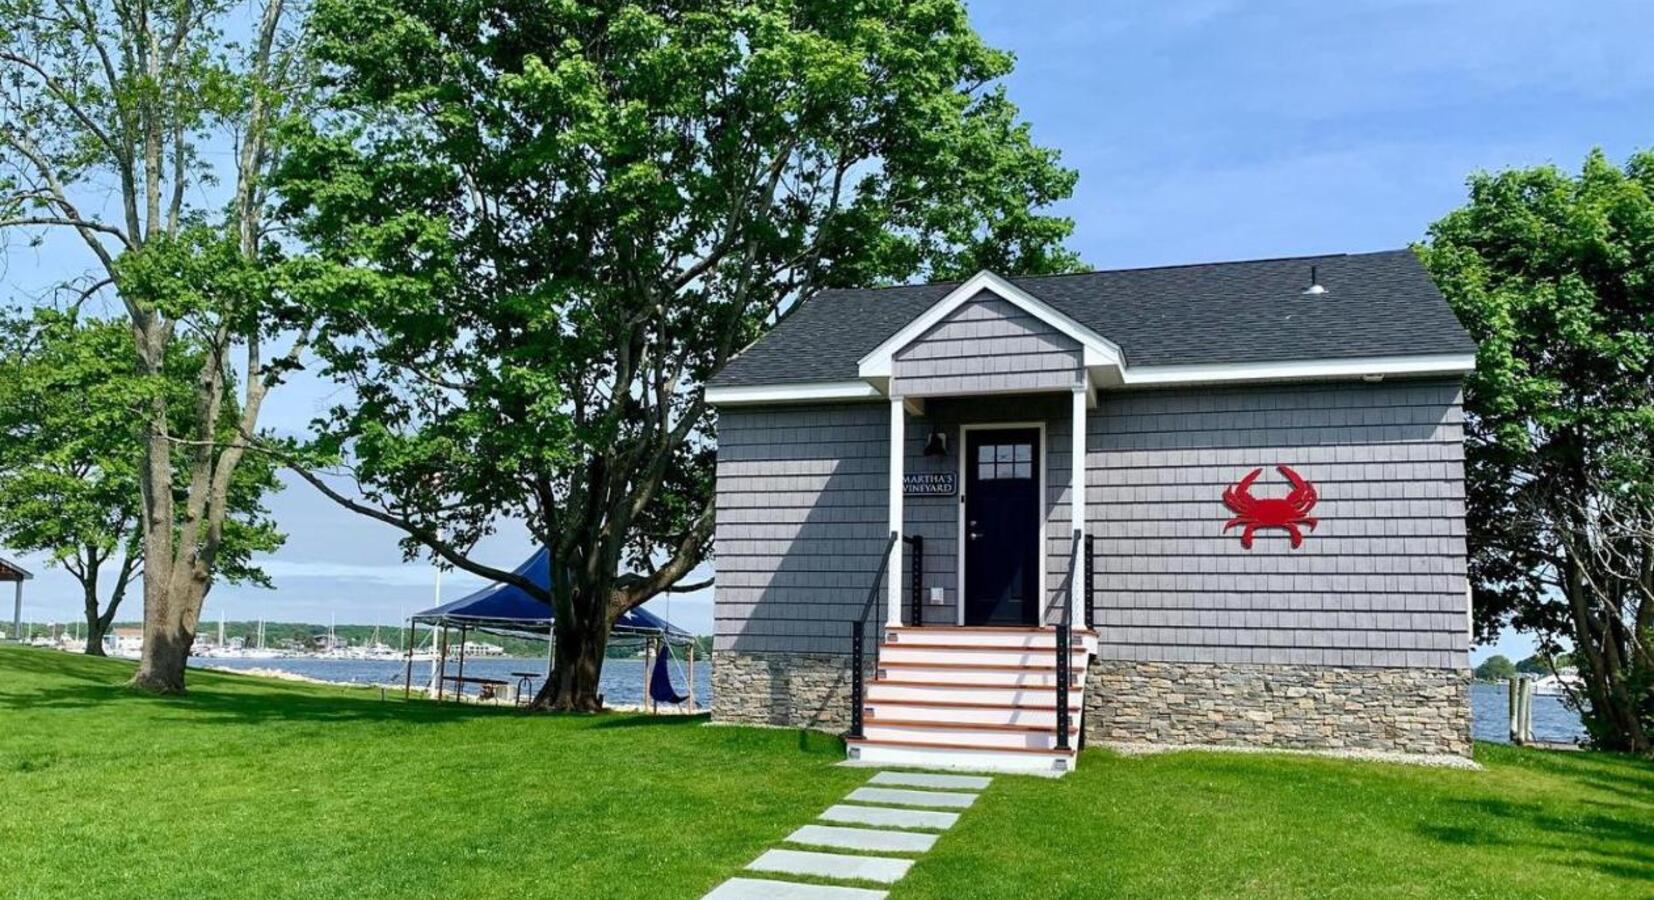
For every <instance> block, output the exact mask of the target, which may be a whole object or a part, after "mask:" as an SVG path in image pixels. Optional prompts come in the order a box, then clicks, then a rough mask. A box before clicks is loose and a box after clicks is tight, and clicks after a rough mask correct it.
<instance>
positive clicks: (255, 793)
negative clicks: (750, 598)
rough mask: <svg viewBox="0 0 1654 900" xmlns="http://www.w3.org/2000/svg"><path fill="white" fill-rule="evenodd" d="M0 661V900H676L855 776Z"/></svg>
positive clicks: (578, 733)
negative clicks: (133, 687) (179, 693)
mask: <svg viewBox="0 0 1654 900" xmlns="http://www.w3.org/2000/svg"><path fill="white" fill-rule="evenodd" d="M130 673H131V665H130V664H128V663H121V662H118V661H111V660H93V659H88V658H85V657H76V656H70V655H68V654H62V653H56V652H51V651H44V650H29V649H18V648H14V647H6V648H0V785H3V790H0V848H4V851H3V852H0V856H3V857H4V859H5V863H4V866H3V868H4V870H5V871H4V874H3V875H0V895H3V896H7V897H146V898H161V897H217V898H227V897H327V898H343V897H356V896H380V897H416V896H417V897H442V898H462V897H649V898H662V897H693V896H699V894H700V893H702V892H704V891H706V890H708V889H709V888H710V887H712V886H713V885H714V884H716V883H718V882H719V881H721V880H722V879H723V878H725V877H727V876H728V875H729V874H730V873H731V872H733V871H735V870H736V869H738V868H740V867H741V866H742V865H744V864H745V863H747V862H749V861H750V860H752V859H753V858H754V857H756V856H757V855H758V853H759V852H760V851H762V849H763V848H764V847H766V846H768V845H769V844H770V843H772V842H773V841H774V840H775V839H776V838H777V837H778V836H780V835H784V834H786V833H787V831H788V830H790V829H791V828H793V827H796V826H798V825H802V824H804V823H806V822H808V821H810V820H811V819H813V818H814V817H815V815H816V813H817V812H819V811H820V810H822V809H824V808H826V807H827V806H828V805H829V804H830V803H831V802H832V801H833V800H835V799H837V798H839V797H842V796H843V795H844V794H845V793H847V792H848V791H849V790H850V789H851V788H852V787H853V786H854V785H855V784H857V783H859V782H861V781H862V780H864V779H865V778H866V773H863V772H855V771H852V770H847V769H843V768H836V767H834V765H833V764H834V763H837V762H839V761H840V760H842V759H843V750H842V747H841V745H840V744H839V742H838V741H837V740H836V739H833V738H828V737H826V736H822V735H816V734H808V733H804V732H798V731H783V730H768V729H745V728H703V727H700V724H701V723H702V722H704V721H705V719H704V718H699V717H697V718H695V719H686V718H647V717H642V716H635V715H605V716H594V717H545V716H523V715H518V714H515V713H513V712H511V711H509V710H494V709H480V708H475V707H459V706H455V705H452V704H449V705H436V704H431V703H425V702H414V703H402V702H400V701H398V700H391V701H381V700H380V699H379V693H378V691H377V690H372V691H367V690H353V689H331V688H319V687H310V686H305V685H295V684H289V683H285V682H270V681H266V680H262V679H256V678H249V677H242V676H232V675H217V674H209V673H203V672H195V673H192V674H191V676H190V693H189V694H188V696H186V697H184V698H181V699H158V698H151V697H143V696H138V695H135V694H132V693H130V692H128V691H126V690H125V689H123V688H120V687H118V686H117V685H118V684H119V683H120V682H121V680H122V679H124V678H126V677H128V676H129V675H130Z"/></svg>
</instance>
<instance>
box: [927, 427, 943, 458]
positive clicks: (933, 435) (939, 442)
mask: <svg viewBox="0 0 1654 900" xmlns="http://www.w3.org/2000/svg"><path fill="white" fill-rule="evenodd" d="M925 455H926V456H947V455H948V436H947V434H946V433H945V432H943V431H942V429H940V428H937V427H936V426H935V425H932V426H931V427H930V440H927V441H925Z"/></svg>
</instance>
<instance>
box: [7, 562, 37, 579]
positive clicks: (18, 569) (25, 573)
mask: <svg viewBox="0 0 1654 900" xmlns="http://www.w3.org/2000/svg"><path fill="white" fill-rule="evenodd" d="M0 566H5V567H6V568H8V569H11V570H12V571H14V572H19V573H21V574H22V575H23V580H24V581H28V580H30V579H32V578H34V573H33V572H30V571H29V570H28V569H25V568H23V567H22V566H20V565H18V564H17V563H14V562H12V561H11V560H9V559H7V558H5V557H4V556H0Z"/></svg>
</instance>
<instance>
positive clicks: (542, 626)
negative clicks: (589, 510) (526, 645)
mask: <svg viewBox="0 0 1654 900" xmlns="http://www.w3.org/2000/svg"><path fill="white" fill-rule="evenodd" d="M512 573H513V574H515V575H520V576H522V577H523V578H525V579H527V580H528V581H529V582H530V583H531V584H534V585H536V586H537V587H540V588H544V589H546V590H548V591H549V590H550V589H551V553H550V552H549V551H548V550H546V549H545V548H543V547H542V548H541V549H539V550H537V551H535V553H534V555H532V556H530V557H529V558H528V559H527V560H524V561H523V563H522V564H521V565H519V566H518V567H517V568H516V569H513V570H512ZM416 625H428V626H430V627H431V628H440V629H442V632H443V637H444V640H443V641H442V650H441V659H442V661H441V671H442V675H440V676H439V679H440V680H439V681H438V692H437V696H438V699H440V698H441V696H442V694H441V681H444V680H449V679H448V678H447V675H446V670H447V641H446V635H447V630H448V629H449V628H458V629H459V630H460V653H459V675H458V676H457V679H455V680H456V681H457V685H456V687H457V689H458V690H463V689H464V684H465V683H466V679H465V638H466V635H467V634H469V632H470V631H471V630H472V629H475V630H477V631H484V632H489V633H493V634H505V635H528V636H535V637H541V636H543V637H544V639H545V641H546V644H547V647H546V650H547V655H546V677H547V678H549V677H550V676H551V663H552V659H551V649H552V646H554V641H553V640H552V635H553V634H554V633H555V631H556V628H557V621H556V612H555V611H554V610H553V609H552V608H551V607H550V606H549V605H547V604H545V603H542V602H540V601H539V600H538V599H536V598H535V597H534V596H532V595H531V594H529V593H528V591H525V590H523V589H522V588H521V587H518V586H517V585H515V584H503V583H502V584H493V585H489V586H488V587H485V588H483V589H482V590H479V591H475V592H473V593H470V594H467V595H465V596H464V597H461V598H459V599H458V600H450V601H449V602H447V603H443V604H441V605H438V606H433V607H431V608H430V609H426V610H421V611H420V612H417V613H414V615H413V616H411V617H410V618H409V621H408V642H407V646H408V660H407V672H406V675H405V678H404V684H403V694H404V696H406V695H407V694H409V693H410V692H411V690H412V686H413V644H414V640H413V629H414V627H415V626H416ZM612 632H613V633H616V634H623V635H635V636H639V637H643V638H645V639H648V640H649V641H650V643H653V642H654V641H657V640H658V641H659V642H661V643H662V644H671V643H690V642H692V641H693V640H694V635H692V634H690V633H689V632H687V631H685V630H683V629H682V628H679V627H677V626H676V625H673V624H672V623H671V622H668V621H666V620H665V619H663V618H661V617H660V616H657V615H655V614H654V613H652V612H649V611H648V610H646V609H643V608H641V607H640V608H637V609H632V610H628V611H627V612H626V613H624V614H622V615H621V617H620V618H619V619H618V620H616V621H615V624H614V628H613V629H612ZM691 654H693V650H691ZM691 671H693V669H691ZM512 674H513V675H516V676H518V678H519V682H518V685H519V688H521V686H522V684H523V682H524V681H527V680H528V679H529V678H531V677H532V675H531V674H530V673H520V672H516V673H512ZM691 678H693V676H691ZM472 680H473V681H479V682H486V683H488V684H493V683H494V682H493V681H492V680H490V679H472ZM519 693H521V691H520V690H519ZM647 693H649V692H648V691H647V690H646V694H647ZM691 693H693V683H691Z"/></svg>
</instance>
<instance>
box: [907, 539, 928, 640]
mask: <svg viewBox="0 0 1654 900" xmlns="http://www.w3.org/2000/svg"><path fill="white" fill-rule="evenodd" d="M909 540H911V541H912V542H913V618H912V619H910V620H909V621H908V624H909V625H913V626H919V625H923V624H925V623H924V616H925V608H924V602H925V598H924V592H925V538H924V536H923V535H918V534H916V535H914V536H913V537H911V538H909Z"/></svg>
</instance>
